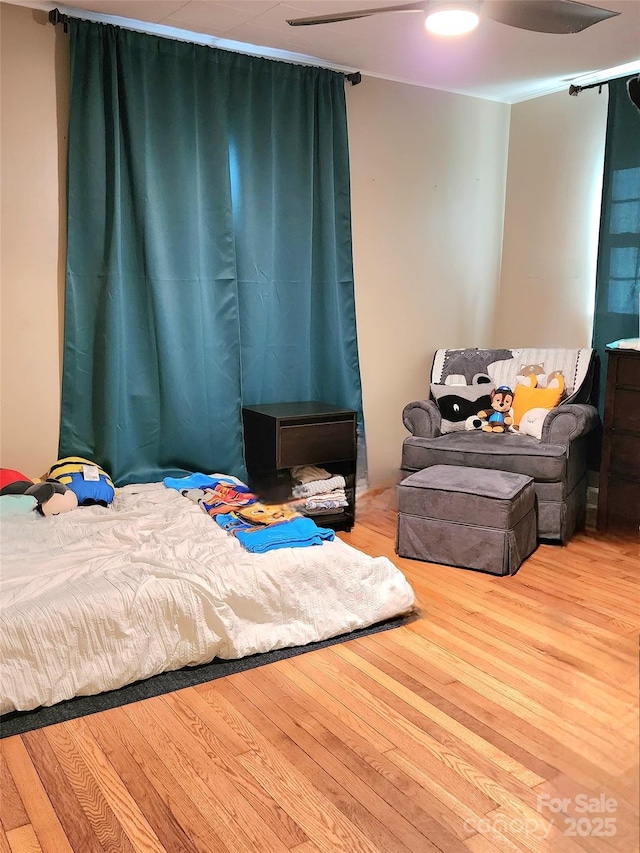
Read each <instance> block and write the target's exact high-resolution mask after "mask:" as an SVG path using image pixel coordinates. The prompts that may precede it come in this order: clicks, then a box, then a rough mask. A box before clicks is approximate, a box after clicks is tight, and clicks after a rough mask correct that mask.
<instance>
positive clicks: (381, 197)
mask: <svg viewBox="0 0 640 853" xmlns="http://www.w3.org/2000/svg"><path fill="white" fill-rule="evenodd" d="M509 109H510V108H509V107H508V106H505V105H504V104H497V103H493V102H490V101H481V100H478V99H476V98H468V97H465V96H462V95H452V94H448V93H444V92H437V91H434V90H431V89H423V88H420V87H417V86H408V85H404V84H401V83H393V82H390V81H387V80H380V79H375V78H367V77H365V78H363V82H362V83H361V84H360V85H359V86H353V87H348V89H347V113H348V121H349V149H350V158H351V200H352V215H353V253H354V273H355V283H356V311H357V320H358V342H359V351H360V368H361V373H362V386H363V403H364V415H365V425H366V433H367V450H368V467H369V482H370V485H372V486H377V485H383V484H384V483H386V482H390V481H392V480H393V478H394V477H396V476H397V473H398V469H399V467H400V452H401V445H402V440H403V439H404V438H405V437H406V435H407V432H406V430H405V428H404V427H403V425H402V409H403V407H404V405H405V403H408V402H409V401H411V400H415V399H422V398H424V396H425V395H427V394H428V391H429V378H428V374H429V368H430V364H431V359H432V356H433V353H434V351H435V350H436V349H437V348H438V347H445V346H449V347H456V346H488V345H490V344H491V334H492V331H493V313H494V310H495V298H496V294H497V289H498V285H499V279H500V255H501V246H502V229H503V211H504V194H505V183H506V162H507V148H508V134H509Z"/></svg>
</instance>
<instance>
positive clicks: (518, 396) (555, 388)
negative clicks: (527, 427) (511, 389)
mask: <svg viewBox="0 0 640 853" xmlns="http://www.w3.org/2000/svg"><path fill="white" fill-rule="evenodd" d="M564 388H565V381H564V376H563V375H562V373H560V372H559V371H556V372H555V373H550V374H549V377H548V379H547V387H546V388H539V387H538V380H537V377H536V376H535V374H533V373H532V374H531V375H529V376H527V377H526V378H524V379H523V381H522V382H521V383H520V384H519V385H518V386H517V388H516V393H515V396H514V399H513V424H514V427H515V428H516V429H517V428H518V427H519V425H520V421H521V420H522V418H523V416H524V414H525V412H528V411H529V409H553V408H554V407H555V406H557V405H558V403H559V402H560V400H561V399H562V395H563V394H564Z"/></svg>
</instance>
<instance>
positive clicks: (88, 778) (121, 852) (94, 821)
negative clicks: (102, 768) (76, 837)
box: [44, 721, 135, 853]
mask: <svg viewBox="0 0 640 853" xmlns="http://www.w3.org/2000/svg"><path fill="white" fill-rule="evenodd" d="M72 722H75V721H72ZM68 726H69V724H68V723H61V724H60V725H57V726H49V727H48V728H47V729H45V730H44V731H45V735H46V738H47V740H48V741H49V743H50V745H51V748H52V750H53V752H54V754H55V756H56V758H57V759H58V763H59V766H60V768H61V770H62V772H63V773H64V775H65V776H66V778H67V780H68V781H69V784H70V786H71V788H72V789H73V792H74V794H75V796H76V798H77V801H78V802H79V803H80V805H81V807H82V810H83V812H84V813H85V815H86V816H87V818H88V820H89V823H90V824H91V826H92V827H93V830H94V832H95V834H96V836H97V838H98V840H99V842H100V846H101V848H102V850H104V851H108V853H135V850H134V847H133V844H132V843H131V841H130V839H129V837H128V836H127V834H126V833H125V831H124V828H123V826H122V824H121V823H120V820H119V817H120V815H117V814H116V813H115V812H114V811H113V809H112V807H111V805H110V804H109V800H108V798H107V797H106V796H105V794H104V790H103V787H102V786H101V785H100V784H98V782H97V781H96V779H95V777H94V775H93V774H92V772H91V769H90V767H89V766H88V765H87V762H86V761H85V758H84V756H83V755H82V754H81V752H80V751H79V750H78V749H77V747H76V745H75V743H74V739H73V738H72V737H71V734H70V732H69V729H68Z"/></svg>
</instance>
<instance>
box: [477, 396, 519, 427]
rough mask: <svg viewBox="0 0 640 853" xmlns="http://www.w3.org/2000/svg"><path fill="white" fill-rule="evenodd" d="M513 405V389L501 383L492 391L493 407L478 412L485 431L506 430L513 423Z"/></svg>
mask: <svg viewBox="0 0 640 853" xmlns="http://www.w3.org/2000/svg"><path fill="white" fill-rule="evenodd" d="M512 406H513V391H512V390H511V388H509V386H508V385H500V386H499V387H498V388H496V389H495V390H493V391H492V392H491V409H490V410H487V409H483V410H482V411H480V412H478V415H477V417H478V418H480V420H481V421H486V423H483V424H482V427H481V429H482V430H483V431H484V432H506V431H507V427H508V426H511V424H512V423H513V418H512V417H511V414H510V413H511V407H512Z"/></svg>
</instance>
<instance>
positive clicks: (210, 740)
mask: <svg viewBox="0 0 640 853" xmlns="http://www.w3.org/2000/svg"><path fill="white" fill-rule="evenodd" d="M163 698H164V700H165V701H166V702H167V703H168V704H169V705H170V706H171V707H172V709H173V710H174V712H175V713H176V715H177V716H178V718H179V719H181V720H182V721H183V723H184V724H185V725H187V727H188V728H189V729H190V730H191V731H192V733H193V735H194V736H195V739H196V741H197V742H196V743H194V744H193V746H194V747H195V748H202V744H201V741H204V743H205V744H206V745H207V746H208V754H209V756H210V758H211V760H212V761H214V762H215V763H216V764H217V765H218V766H219V767H220V768H222V769H223V770H224V772H225V773H226V774H227V775H228V776H229V778H230V779H231V781H232V782H233V784H234V786H235V788H236V789H237V793H236V797H238V798H239V797H242V798H244V799H246V800H247V802H248V803H249V804H250V805H251V807H252V809H253V810H254V811H255V812H256V813H257V814H258V815H260V818H261V819H262V820H263V821H264V822H265V823H266V824H267V826H268V827H269V829H270V831H271V832H273V833H275V835H276V836H277V837H278V838H279V839H280V841H281V842H282V844H284V845H285V847H287V848H291V847H297V846H299V845H300V844H303V843H304V842H305V841H306V840H307V838H306V836H305V834H304V832H303V831H302V830H301V829H300V827H299V826H298V825H297V824H296V823H295V821H293V820H292V819H291V818H290V817H289V815H288V814H287V813H286V812H285V811H284V809H282V808H280V806H279V805H278V803H277V802H276V801H275V800H274V799H273V797H271V796H269V794H268V793H267V792H266V791H264V789H263V788H261V787H260V785H258V784H256V782H255V780H254V778H253V777H252V776H251V774H250V773H246V772H243V768H242V767H240V765H239V764H238V762H234V761H233V756H235V755H238V754H241V753H242V752H245V751H246V750H245V748H244V745H243V748H242V749H239V750H234V751H233V752H230V751H229V750H227V749H226V747H225V745H224V744H223V743H221V742H220V741H218V738H217V733H218V732H219V729H220V723H221V722H222V719H221V717H220V715H219V714H217V713H216V712H215V710H214V709H213V708H212V706H211V705H210V704H209V703H208V702H207V701H206V700H205V699H203V698H202V697H201V696H200V695H199V694H197V693H196V692H195V690H192V689H191V688H188V689H187V690H182V691H180V692H179V693H173V694H169V695H167V696H165V697H163ZM194 709H197V712H198V713H197V714H196V712H195V710H194ZM214 719H216V722H215V728H214V729H213V731H214V732H216V737H212V731H211V730H210V729H209V728H207V727H206V726H205V727H204V728H203V726H202V725H201V722H202V721H204V720H206V721H207V722H208V723H212V722H213V720H214ZM236 740H237V741H238V742H239V743H240V742H241V741H240V740H239V739H238V738H236Z"/></svg>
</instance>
